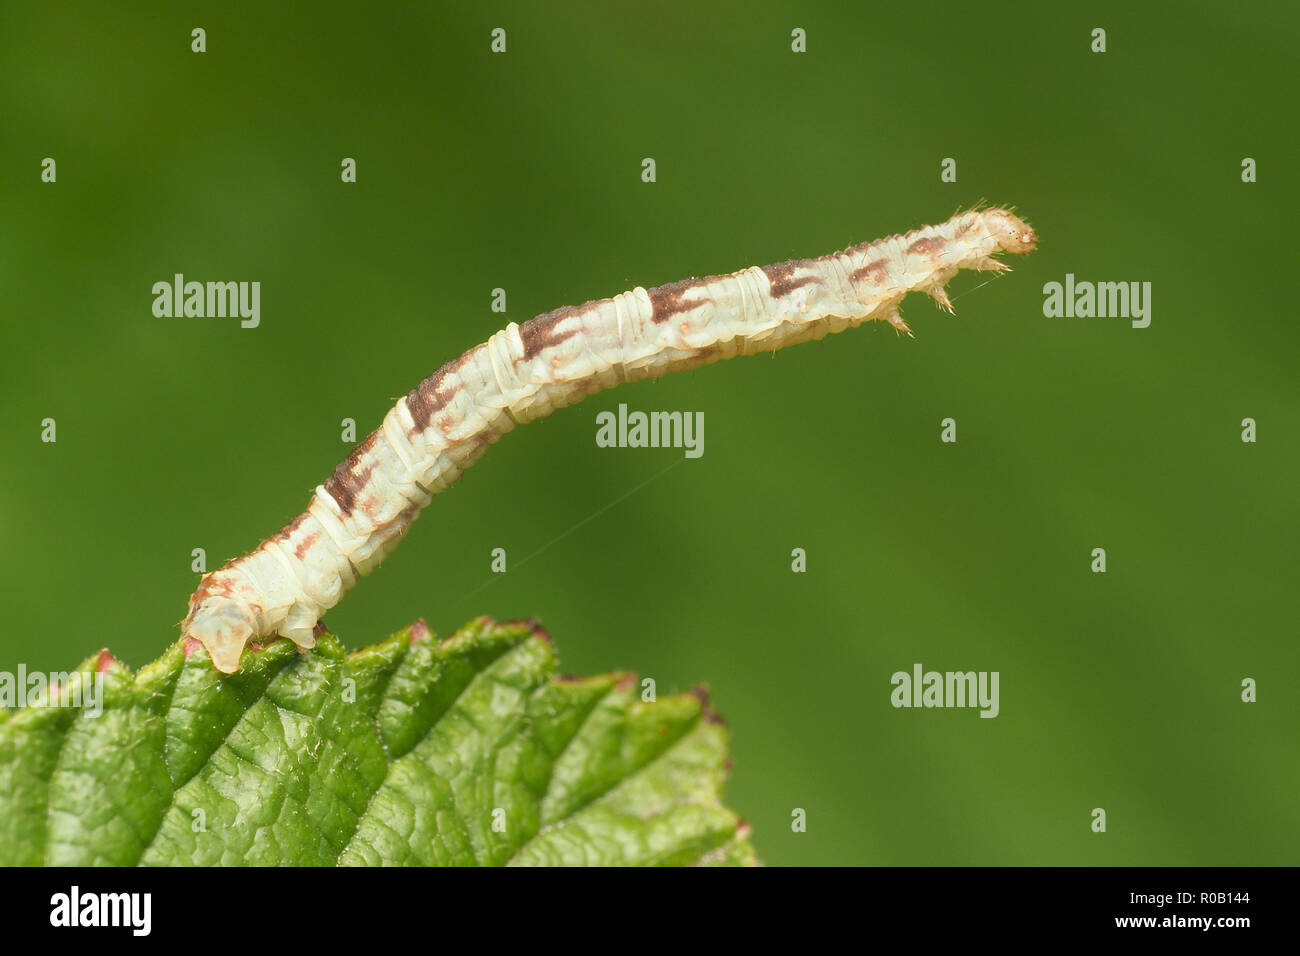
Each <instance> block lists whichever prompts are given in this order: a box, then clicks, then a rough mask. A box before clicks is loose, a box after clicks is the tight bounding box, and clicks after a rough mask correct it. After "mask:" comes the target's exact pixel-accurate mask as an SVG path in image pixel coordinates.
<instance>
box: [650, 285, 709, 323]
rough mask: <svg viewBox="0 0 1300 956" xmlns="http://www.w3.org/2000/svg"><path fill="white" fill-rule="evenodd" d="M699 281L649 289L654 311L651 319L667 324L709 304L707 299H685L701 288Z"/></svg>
mask: <svg viewBox="0 0 1300 956" xmlns="http://www.w3.org/2000/svg"><path fill="white" fill-rule="evenodd" d="M700 286H701V283H700V280H699V279H682V280H681V281H680V282H670V283H668V284H667V285H661V286H656V287H655V288H653V289H649V290H647V292H646V295H648V296H650V305H651V306H652V307H653V309H654V313H653V314H652V315H651V319H652V320H653V321H654V322H656V323H658V322H667V321H668V320H669V319H671V318H672V317H673V316H674V315H679V314H681V313H682V312H689V311H690V310H691V309H696V308H699V307H700V306H701V305H703V304H704V303H706V302H708V301H709V300H708V299H707V298H705V299H685V298H684V296H685V295H686V293H688V292H690V291H692V290H694V289H698V288H700Z"/></svg>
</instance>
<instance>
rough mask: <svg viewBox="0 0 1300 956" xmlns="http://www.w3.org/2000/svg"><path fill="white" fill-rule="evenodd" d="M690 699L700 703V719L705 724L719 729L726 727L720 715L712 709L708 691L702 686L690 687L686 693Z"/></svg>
mask: <svg viewBox="0 0 1300 956" xmlns="http://www.w3.org/2000/svg"><path fill="white" fill-rule="evenodd" d="M687 693H688V694H690V695H691V696H692V697H694V698H695V699H696V700H698V701H699V702H700V719H701V720H702V721H704V722H705V723H706V724H717V725H718V726H719V727H726V726H727V722H726V721H725V720H723V719H722V715H721V714H719V713H718V712H717V711H716V710H714V709H713V702H712V700H711V699H710V698H709V689H708V688H707V687H705V686H703V685H701V686H699V687H692V688H691V689H690V690H689V691H687Z"/></svg>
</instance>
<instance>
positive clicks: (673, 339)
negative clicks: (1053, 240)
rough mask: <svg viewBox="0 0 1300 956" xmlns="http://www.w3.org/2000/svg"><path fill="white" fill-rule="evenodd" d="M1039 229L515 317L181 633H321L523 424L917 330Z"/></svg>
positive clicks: (194, 610) (363, 451)
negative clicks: (810, 345)
mask: <svg viewBox="0 0 1300 956" xmlns="http://www.w3.org/2000/svg"><path fill="white" fill-rule="evenodd" d="M1035 241H1036V238H1035V235H1034V231H1033V229H1031V228H1030V227H1029V226H1028V225H1027V224H1026V223H1025V222H1023V221H1022V220H1021V219H1019V218H1018V217H1016V216H1015V215H1013V214H1012V213H1011V212H1009V211H1008V210H1005V209H984V210H971V211H968V212H964V213H960V214H958V215H956V216H954V217H952V218H951V219H949V220H948V221H947V222H945V223H942V224H941V225H937V226H926V227H924V228H922V229H918V230H914V231H912V232H909V233H907V234H906V235H902V236H891V237H889V238H887V239H879V240H876V241H875V242H870V243H865V244H863V245H859V246H853V247H850V248H848V249H845V250H844V251H843V252H837V253H835V254H833V255H828V256H822V257H821V258H818V259H793V260H790V261H788V262H780V263H777V264H775V265H770V266H761V267H751V268H749V269H744V270H742V271H740V272H735V273H732V274H731V275H725V276H709V277H707V278H703V279H687V280H685V281H682V282H673V283H669V284H668V285H663V286H659V287H658V288H654V289H643V288H641V287H639V286H638V287H637V288H635V289H633V290H632V291H631V292H624V293H621V294H620V295H616V296H614V297H613V298H612V299H598V300H596V301H594V302H588V303H586V304H585V305H580V306H566V307H564V308H562V309H557V310H555V311H554V312H547V313H545V314H544V315H539V316H537V317H536V318H535V319H532V320H531V321H528V322H525V323H524V324H523V325H516V324H515V323H513V322H512V323H510V324H509V325H507V326H506V327H505V328H504V329H502V330H501V331H499V332H497V333H496V334H495V335H493V336H492V337H491V338H489V339H488V340H487V342H485V343H483V344H481V345H477V346H475V347H474V348H472V349H470V350H469V351H468V352H466V353H465V354H464V355H462V356H461V357H460V358H458V359H456V360H454V361H451V362H448V363H447V364H446V365H444V366H442V368H440V369H438V371H436V372H434V373H433V374H432V375H431V376H429V377H428V378H427V379H425V380H424V381H423V382H421V383H420V384H419V385H418V386H416V388H415V389H414V390H413V391H411V393H410V394H408V395H407V396H406V397H405V398H403V399H401V400H400V401H398V403H397V404H396V405H395V406H394V407H393V408H392V409H391V410H390V411H389V412H388V414H387V415H385V416H384V421H383V424H382V425H381V426H380V427H379V428H378V429H377V430H376V431H374V432H373V433H372V434H371V435H370V436H369V437H368V438H367V439H366V440H365V441H363V442H362V443H361V444H360V445H358V446H357V447H356V449H354V450H353V452H352V454H350V455H349V456H348V457H347V460H346V461H344V462H343V463H342V464H340V465H339V466H338V467H337V468H336V469H335V470H334V474H333V475H331V476H330V478H329V479H328V480H327V481H326V482H325V483H324V484H323V485H320V486H319V487H317V489H316V492H315V494H314V495H313V497H312V499H311V503H310V504H309V505H308V507H307V510H306V511H305V512H304V513H303V514H301V515H299V516H298V517H297V518H295V519H294V520H293V521H291V522H290V523H289V524H288V525H286V526H285V527H284V528H283V529H281V530H280V531H279V532H278V533H277V534H275V535H273V536H272V537H270V538H267V539H266V540H265V541H263V542H262V543H261V544H260V545H259V546H258V547H257V549H256V550H254V551H252V552H250V553H249V554H246V555H244V556H243V557H241V558H237V559H235V560H234V561H231V562H230V563H228V564H227V565H225V566H224V567H223V568H221V569H220V570H218V571H214V572H213V573H211V574H208V575H206V576H205V577H204V578H203V579H202V581H200V582H199V588H198V590H197V591H195V593H194V595H193V596H192V597H191V598H190V609H189V614H188V615H187V616H186V618H185V621H184V622H183V625H182V626H183V628H184V632H185V635H186V636H187V637H189V638H193V639H196V640H198V641H200V642H201V643H202V644H203V646H204V647H205V648H206V649H207V651H208V654H209V655H210V656H211V658H212V662H213V664H215V665H216V667H217V668H218V669H219V670H222V671H226V672H227V673H232V672H234V671H237V670H239V659H240V656H241V654H242V653H243V649H244V647H245V646H246V645H247V644H248V643H249V642H251V641H255V640H258V639H260V638H269V637H272V636H274V635H280V636H283V637H287V638H289V639H291V640H292V641H294V643H296V644H297V645H298V647H299V648H300V649H305V648H309V647H312V646H313V645H314V644H315V636H314V631H315V626H316V623H317V621H318V620H319V619H320V617H321V615H322V614H324V612H325V611H326V610H328V609H329V608H331V607H333V606H334V605H335V604H337V603H338V602H339V600H340V599H341V598H342V597H343V595H344V594H345V593H346V592H347V591H348V589H349V588H351V587H352V586H353V585H354V584H356V582H357V580H358V579H359V578H362V577H364V576H365V575H366V574H368V573H369V572H370V571H372V570H374V568H376V567H377V566H378V565H379V563H380V562H381V561H383V559H384V557H385V556H386V555H387V554H388V553H389V552H390V551H391V550H392V549H393V548H394V547H396V545H397V543H398V541H400V540H401V537H402V535H403V533H405V531H406V529H407V527H409V526H410V524H411V522H412V521H414V520H415V518H416V516H417V515H418V514H419V513H420V511H421V509H423V508H424V506H425V505H427V504H428V503H429V502H430V500H431V499H432V498H433V496H434V495H436V494H437V493H438V492H440V491H442V490H443V489H444V488H446V487H447V486H448V485H450V484H451V483H452V482H454V481H455V480H456V479H457V478H459V477H460V476H461V473H462V472H463V471H464V470H465V469H466V468H468V467H469V466H470V465H471V464H473V463H474V462H475V461H476V460H478V458H479V456H481V455H482V454H483V452H484V451H486V450H487V447H488V445H490V444H492V442H494V441H496V440H497V439H498V438H500V437H501V436H502V435H504V434H505V433H506V432H508V431H510V430H511V429H512V428H514V427H515V426H516V425H522V424H524V423H526V422H530V421H534V420H536V419H538V418H542V417H544V416H546V415H548V414H550V412H551V411H553V410H554V409H557V408H562V407H564V406H566V405H572V404H574V403H575V402H579V401H581V400H582V399H584V398H586V397H587V396H588V395H592V394H594V393H595V392H598V391H601V390H602V389H606V388H611V387H613V386H615V385H618V384H619V383H620V382H630V381H637V380H639V379H645V378H657V377H659V376H660V375H665V374H667V373H668V372H672V371H676V370H678V369H689V368H695V367H697V366H700V365H705V364H708V363H710V362H716V361H719V360H720V359H726V358H731V357H732V356H735V355H753V354H755V353H757V352H767V351H774V350H776V349H779V348H783V347H785V346H787V345H795V344H797V343H799V342H807V341H812V340H815V339H820V338H822V337H823V336H825V335H827V334H828V333H831V332H840V331H843V330H844V329H846V328H849V327H850V326H855V325H860V324H861V323H863V322H867V321H872V320H881V321H885V322H888V323H889V324H890V325H892V326H893V327H894V328H895V329H898V330H900V331H903V332H907V333H908V334H909V335H910V334H911V330H910V329H908V327H907V324H906V323H905V322H904V321H903V318H902V316H901V315H900V314H899V311H898V307H899V303H900V302H901V301H902V299H903V297H904V296H906V295H907V294H908V293H909V292H925V293H927V294H929V295H930V296H932V297H934V299H935V300H936V301H937V302H939V304H940V305H942V306H943V307H944V308H945V309H947V310H948V311H949V312H951V311H952V303H951V302H950V301H949V300H948V296H947V293H946V292H945V291H944V285H945V284H946V283H947V282H948V280H949V279H951V278H952V277H953V276H954V275H955V274H956V273H957V271H958V270H960V269H975V270H980V271H1001V270H1005V269H1006V268H1007V266H1005V265H1004V264H1002V263H1001V262H999V261H998V260H997V259H995V258H994V256H996V255H997V254H998V253H1000V252H1012V253H1026V252H1029V251H1031V250H1032V249H1033V248H1034V245H1035Z"/></svg>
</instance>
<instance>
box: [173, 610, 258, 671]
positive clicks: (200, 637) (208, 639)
mask: <svg viewBox="0 0 1300 956" xmlns="http://www.w3.org/2000/svg"><path fill="white" fill-rule="evenodd" d="M196 597H197V595H196ZM254 623H255V622H253V621H250V620H249V618H248V614H247V612H245V610H244V608H243V607H242V606H241V605H240V604H239V603H238V602H236V601H233V600H231V599H230V598H227V597H223V596H221V595H206V596H204V597H203V598H202V599H201V600H199V601H198V603H196V604H193V605H191V609H190V613H189V616H188V617H187V618H186V619H185V624H184V628H185V632H184V633H185V637H187V638H193V639H194V640H196V641H198V642H199V643H200V644H202V645H203V648H204V649H205V650H206V651H207V652H208V657H210V658H211V659H212V666H213V667H215V668H216V669H217V670H219V671H221V672H222V673H223V674H234V673H236V672H237V671H238V670H239V661H240V658H241V657H242V656H243V653H244V647H245V646H246V645H247V644H248V642H249V641H251V640H252V639H253V638H254V637H255V636H256V631H255V628H254Z"/></svg>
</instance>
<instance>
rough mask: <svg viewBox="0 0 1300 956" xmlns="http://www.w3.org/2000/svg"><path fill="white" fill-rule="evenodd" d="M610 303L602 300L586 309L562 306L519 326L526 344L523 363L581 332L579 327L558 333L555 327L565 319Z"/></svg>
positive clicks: (520, 333) (521, 336)
mask: <svg viewBox="0 0 1300 956" xmlns="http://www.w3.org/2000/svg"><path fill="white" fill-rule="evenodd" d="M608 301H609V300H608V299H601V300H600V301H599V302H593V303H591V304H589V305H588V306H586V307H584V308H579V307H578V306H576V305H566V306H562V307H560V308H558V309H556V310H555V311H554V312H543V313H542V314H541V315H539V316H537V318H535V319H529V320H528V321H527V322H525V323H524V324H523V325H521V326H519V338H520V340H522V341H523V343H524V357H523V361H525V362H526V361H528V360H530V359H534V358H536V357H537V356H538V355H541V354H542V352H543V351H544V350H546V349H549V348H551V347H552V346H555V345H559V344H560V343H561V342H564V341H567V340H568V339H571V338H572V337H573V336H575V335H577V334H578V332H580V331H581V328H582V327H581V326H578V327H576V328H573V329H570V330H569V331H568V332H558V333H557V332H556V331H555V327H556V326H557V325H559V324H560V323H561V322H563V321H564V320H565V319H570V318H573V316H575V315H581V314H582V313H583V312H584V311H586V309H588V308H596V307H599V306H601V305H603V304H604V303H606V302H608Z"/></svg>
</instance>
